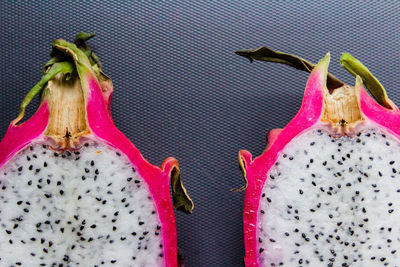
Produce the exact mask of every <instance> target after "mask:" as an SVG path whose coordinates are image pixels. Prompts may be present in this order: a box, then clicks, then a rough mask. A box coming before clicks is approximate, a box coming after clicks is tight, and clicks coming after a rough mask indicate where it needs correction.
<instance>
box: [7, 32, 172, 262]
mask: <svg viewBox="0 0 400 267" xmlns="http://www.w3.org/2000/svg"><path fill="white" fill-rule="evenodd" d="M53 47H54V48H56V49H58V50H60V51H64V52H65V53H66V54H67V55H69V56H70V57H71V58H72V59H73V60H72V62H73V64H74V66H75V71H76V73H77V75H78V79H79V83H80V84H79V83H78V86H80V88H81V90H82V92H83V99H84V105H83V107H84V111H79V112H82V114H85V118H84V121H85V122H86V123H87V127H88V130H87V132H86V133H85V134H84V135H82V136H79V137H78V138H77V139H76V140H77V141H76V142H75V143H74V145H73V147H71V146H69V147H68V146H67V147H66V148H65V147H63V148H60V146H58V145H57V144H55V141H54V140H53V138H52V137H51V136H49V135H48V132H49V129H48V127H49V121H50V116H51V114H52V107H54V104H53V105H51V104H50V99H51V95H52V94H55V93H54V92H52V91H51V90H50V91H48V92H46V91H45V92H44V93H43V97H42V99H41V103H40V106H39V108H38V110H37V111H36V113H35V114H34V115H33V116H32V117H31V118H30V119H28V120H27V121H25V122H23V123H20V124H18V123H17V122H18V121H13V122H12V123H11V124H10V126H9V128H8V130H7V132H6V134H5V136H4V138H3V139H2V140H1V142H0V171H1V175H0V183H1V185H0V186H2V189H1V192H0V212H1V215H0V220H1V226H0V228H1V230H0V248H1V249H0V265H1V266H16V265H17V266H53V265H54V264H55V265H54V266H168V267H175V266H178V262H177V234H176V223H175V217H174V211H173V205H172V201H171V196H170V186H171V185H170V179H171V176H173V175H175V176H176V175H177V174H178V175H179V166H178V162H177V160H176V159H174V158H168V159H166V160H165V161H164V162H163V163H162V165H161V167H157V166H154V165H152V164H150V163H149V162H148V161H146V160H145V159H144V158H143V156H142V155H141V153H140V152H139V150H138V149H137V148H136V147H135V146H134V145H133V144H132V143H131V142H130V141H129V140H128V139H127V137H125V135H123V134H122V133H121V132H120V131H119V130H118V129H117V128H116V126H115V125H114V123H113V121H112V117H111V113H110V100H111V94H112V90H113V88H112V85H111V83H107V82H105V81H104V80H99V77H98V76H97V75H96V73H95V71H94V70H93V68H92V66H91V63H90V62H89V59H88V57H87V56H86V55H85V54H84V53H83V52H82V51H81V50H80V49H78V48H77V47H76V46H75V45H74V44H70V43H67V42H66V41H64V40H57V41H55V42H54V44H53ZM54 83H55V82H54ZM60 88H61V89H60ZM60 88H58V89H60V90H64V89H63V88H62V86H61V87H60ZM56 104H60V103H56ZM67 108H71V109H73V108H74V105H73V104H72V105H71V106H70V107H67ZM72 123H73V122H72ZM68 134H69V132H68V128H67V129H66V137H65V138H66V139H68V138H69V136H68ZM67 141H68V140H67ZM175 183H176V181H175ZM41 264H42V265H41ZM52 264H53V265H52Z"/></svg>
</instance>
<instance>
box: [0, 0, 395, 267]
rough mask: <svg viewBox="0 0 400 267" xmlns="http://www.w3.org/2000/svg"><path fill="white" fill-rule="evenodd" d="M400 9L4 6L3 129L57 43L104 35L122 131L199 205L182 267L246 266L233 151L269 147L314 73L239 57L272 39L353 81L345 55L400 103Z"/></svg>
mask: <svg viewBox="0 0 400 267" xmlns="http://www.w3.org/2000/svg"><path fill="white" fill-rule="evenodd" d="M399 14H400V5H399V3H398V2H397V1H382V2H381V1H362V3H361V1H318V2H317V1H298V2H297V1H296V2H295V1H279V2H267V1H204V2H203V1H189V0H188V1H186V0H185V1H170V2H164V1H163V2H161V1H153V2H148V1H57V2H56V1H54V2H53V3H50V1H1V3H0V86H1V88H0V109H1V112H0V135H1V136H3V135H4V133H5V131H6V128H7V126H8V123H9V122H10V121H11V120H12V119H14V118H15V117H16V116H17V113H18V106H19V103H20V101H21V100H22V99H23V97H24V95H25V93H27V92H28V90H29V89H30V88H31V87H32V86H33V85H34V84H35V83H36V82H37V81H39V79H40V78H41V67H42V65H43V64H44V63H45V62H46V61H47V59H48V58H49V57H48V55H49V52H50V48H51V43H52V41H53V40H54V39H56V38H64V39H67V40H70V41H72V40H73V38H74V36H75V34H76V33H77V32H79V31H88V32H91V31H96V32H97V37H96V38H95V39H93V40H91V41H90V45H91V46H92V48H93V49H94V51H95V52H96V53H97V55H98V56H99V57H100V59H101V60H102V63H103V65H104V70H105V72H106V73H107V74H108V75H109V76H110V77H112V79H113V82H114V88H115V93H114V98H113V105H112V114H113V117H114V119H115V123H116V125H117V126H118V127H119V128H120V129H121V130H122V132H124V133H125V134H126V135H127V136H128V137H129V139H130V140H132V141H133V143H134V144H135V145H136V146H137V147H138V148H139V149H140V150H141V152H142V153H143V154H144V156H145V157H146V158H147V159H148V160H149V161H150V162H152V163H153V164H156V165H160V164H161V162H162V161H163V159H165V158H166V157H168V156H175V157H176V158H178V160H179V162H180V166H181V169H182V175H183V179H184V182H185V184H186V186H187V188H188V191H189V193H190V194H191V196H192V198H193V200H194V202H195V210H194V213H193V214H192V215H190V216H187V215H183V214H176V216H177V224H178V241H179V247H181V248H182V249H183V251H184V254H185V257H186V264H187V266H189V267H191V266H196V267H199V266H206V267H211V266H218V267H219V266H242V257H243V255H244V247H243V240H242V239H243V234H242V222H241V213H242V202H243V198H244V193H235V192H231V191H230V189H232V188H237V187H240V186H241V185H242V178H241V173H240V171H239V168H238V164H237V152H238V150H239V149H248V150H250V151H251V152H252V153H253V155H259V154H260V153H261V152H262V151H263V150H264V148H265V136H266V133H267V131H268V130H269V129H271V128H276V127H282V126H284V125H285V124H286V123H288V121H289V120H290V118H292V116H293V115H294V114H295V113H296V112H297V109H298V108H299V106H300V103H301V99H302V94H303V88H304V85H305V82H306V80H307V74H306V73H303V72H300V71H296V70H293V69H290V68H289V67H286V66H278V65H273V64H271V63H264V62H255V63H252V64H251V63H249V62H248V61H247V60H246V59H244V58H241V57H239V56H236V55H235V54H234V51H235V50H237V49H241V48H255V47H259V46H261V45H268V46H270V47H271V48H274V49H278V50H282V51H286V52H290V53H294V54H296V55H298V56H302V57H303V58H306V59H309V60H310V61H313V62H317V61H318V60H319V59H320V58H321V57H323V56H324V55H325V53H326V52H328V51H330V52H331V56H332V60H331V67H330V71H331V72H333V73H334V74H335V75H337V76H338V77H340V78H341V79H342V80H344V81H345V82H347V83H350V84H353V83H354V81H353V78H352V77H351V76H350V75H349V74H348V73H347V72H346V71H344V70H342V69H341V68H340V66H339V57H340V53H341V52H350V53H351V54H352V55H353V56H355V57H356V58H358V59H360V60H362V61H363V63H365V64H366V65H367V66H368V67H369V68H370V70H372V72H373V73H374V74H375V76H377V77H379V79H380V81H381V82H382V83H383V84H384V86H385V87H386V89H387V91H388V94H389V96H390V97H391V99H392V100H394V102H395V103H397V104H400V90H399V85H398V83H399V79H398V77H399V74H400V63H399V62H400V60H399V58H400V54H399V47H400V43H399V38H400V34H399V30H400V24H399ZM34 108H35V105H31V106H30V107H29V112H30V113H29V114H32V111H33V110H34Z"/></svg>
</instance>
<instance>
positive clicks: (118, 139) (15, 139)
mask: <svg viewBox="0 0 400 267" xmlns="http://www.w3.org/2000/svg"><path fill="white" fill-rule="evenodd" d="M80 79H81V83H82V88H85V92H86V96H87V104H86V114H87V121H88V124H89V127H90V130H91V134H93V135H94V136H96V137H98V138H99V139H101V140H103V141H104V142H106V143H107V144H109V145H110V146H112V147H115V148H117V149H119V150H121V151H122V152H123V153H124V154H125V155H126V156H127V157H128V159H129V160H130V162H131V163H132V165H133V166H134V167H135V169H136V170H137V172H138V173H139V174H140V175H141V176H142V177H143V179H144V180H145V182H146V183H147V184H148V186H149V190H150V193H151V195H152V197H153V199H154V202H155V205H156V207H157V210H158V214H159V218H160V222H161V224H162V235H163V240H164V246H163V247H164V255H165V262H166V267H175V266H177V235H176V223H175V217H174V211H173V207H172V203H171V197H170V190H169V188H170V174H171V172H172V170H173V169H174V168H179V166H178V162H177V160H176V159H175V158H167V159H166V160H164V162H163V163H162V165H161V168H159V167H157V166H154V165H152V164H150V163H149V162H147V161H146V160H145V159H144V158H143V156H142V155H141V153H140V152H139V150H138V149H137V148H136V147H135V146H134V145H133V144H132V143H131V142H130V141H129V140H128V138H127V137H126V136H125V135H123V134H122V133H121V132H120V131H119V130H118V129H117V128H116V126H115V125H114V123H113V121H112V118H111V113H110V110H109V101H110V100H111V93H112V89H109V88H108V89H106V90H105V92H104V88H102V87H101V86H100V84H99V82H98V80H97V78H96V76H95V74H94V73H93V72H92V71H90V70H88V71H85V72H83V73H81V75H80ZM102 89H103V92H102ZM48 116H49V108H48V104H47V101H46V99H44V100H43V102H42V103H41V105H40V107H39V109H38V110H37V111H36V113H35V114H34V115H33V116H32V117H31V118H30V119H29V120H27V121H26V122H24V123H22V124H20V125H15V124H14V123H11V124H10V126H9V128H8V130H7V132H6V134H5V136H4V138H3V139H2V141H1V142H0V167H1V166H3V165H4V164H5V163H6V162H7V160H8V159H10V158H11V157H12V156H13V155H15V154H16V153H18V151H20V150H21V149H22V148H24V147H25V146H26V145H27V144H29V143H30V142H31V141H32V140H34V139H41V138H45V136H44V132H45V130H46V128H47V123H48Z"/></svg>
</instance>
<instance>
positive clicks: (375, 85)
mask: <svg viewBox="0 0 400 267" xmlns="http://www.w3.org/2000/svg"><path fill="white" fill-rule="evenodd" d="M340 65H342V67H344V68H345V69H346V70H347V71H348V72H350V74H351V75H353V76H354V77H357V76H360V77H361V79H362V81H363V83H364V84H365V87H367V89H368V90H369V91H370V92H371V94H372V96H373V97H374V98H375V100H376V101H377V102H378V103H379V104H380V105H381V106H384V107H386V108H389V109H391V108H392V105H391V103H390V100H389V98H388V97H387V94H386V91H385V88H383V86H382V84H381V83H380V82H379V81H378V79H376V78H375V77H374V75H372V73H371V72H370V71H369V70H368V68H367V67H366V66H364V65H363V64H362V63H361V62H360V61H359V60H357V59H355V58H354V57H353V56H351V55H350V54H349V53H343V54H342V56H341V57H340Z"/></svg>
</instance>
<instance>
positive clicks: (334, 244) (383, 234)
mask: <svg viewBox="0 0 400 267" xmlns="http://www.w3.org/2000/svg"><path fill="white" fill-rule="evenodd" d="M399 157H400V143H399V142H398V141H397V139H396V138H394V137H393V136H392V135H390V134H388V133H386V132H382V131H380V130H378V129H374V128H369V127H365V128H364V129H360V132H359V133H358V134H357V135H356V137H355V138H350V137H347V136H342V137H340V138H333V137H332V136H330V135H329V132H327V131H326V130H325V129H318V130H310V131H308V132H306V133H303V134H302V135H301V136H299V137H297V138H295V139H293V141H292V142H291V143H289V144H288V145H287V146H286V147H285V148H284V149H283V151H282V153H281V154H280V156H279V158H278V160H277V161H276V163H275V165H274V166H273V167H272V168H271V169H270V171H269V173H268V175H269V179H267V180H266V182H265V185H264V187H263V190H262V196H261V197H262V200H261V202H260V208H259V211H258V212H259V214H261V216H260V218H259V221H258V227H257V229H258V233H257V235H258V236H259V248H258V250H259V253H260V264H261V265H263V266H264V265H265V266H274V265H273V264H275V266H279V264H280V263H283V264H284V265H283V266H286V265H289V266H295V265H297V264H299V265H301V264H304V266H307V264H308V265H310V266H351V265H352V264H353V265H352V266H373V264H374V263H382V264H384V263H387V264H389V265H388V266H394V264H395V263H398V262H399V259H398V257H397V254H398V253H397V250H398V249H399V248H400V239H398V238H397V237H396V236H397V235H398V234H399V231H400V229H399V228H398V226H397V225H398V216H399V214H400V213H399V209H398V205H399V203H400V183H399V182H398V179H399V178H400V174H399V172H400V162H398V160H397V161H396V160H394V159H398V158H399ZM399 252H400V251H399ZM278 255H279V256H278ZM387 255H390V257H387ZM284 259H285V260H284Z"/></svg>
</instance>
